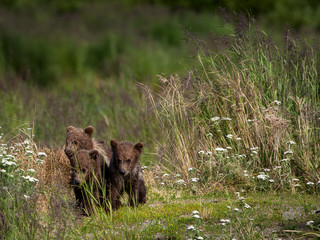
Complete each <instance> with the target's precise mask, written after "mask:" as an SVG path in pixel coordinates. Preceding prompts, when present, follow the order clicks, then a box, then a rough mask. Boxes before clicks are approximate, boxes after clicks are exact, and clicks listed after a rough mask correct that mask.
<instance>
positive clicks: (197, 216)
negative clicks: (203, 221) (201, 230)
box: [192, 214, 200, 218]
mask: <svg viewBox="0 0 320 240" xmlns="http://www.w3.org/2000/svg"><path fill="white" fill-rule="evenodd" d="M192 217H193V218H200V216H199V215H198V214H196V215H193V216H192Z"/></svg>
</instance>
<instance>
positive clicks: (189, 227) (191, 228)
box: [187, 225, 195, 230]
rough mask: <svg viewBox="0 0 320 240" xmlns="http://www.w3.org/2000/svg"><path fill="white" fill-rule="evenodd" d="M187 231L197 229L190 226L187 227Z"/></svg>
mask: <svg viewBox="0 0 320 240" xmlns="http://www.w3.org/2000/svg"><path fill="white" fill-rule="evenodd" d="M187 229H188V230H195V227H194V226H192V225H190V226H188V227H187Z"/></svg>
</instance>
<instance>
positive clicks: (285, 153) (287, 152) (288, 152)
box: [283, 150, 293, 155]
mask: <svg viewBox="0 0 320 240" xmlns="http://www.w3.org/2000/svg"><path fill="white" fill-rule="evenodd" d="M283 154H284V155H287V154H293V152H292V151H291V150H288V151H285V152H284V153H283Z"/></svg>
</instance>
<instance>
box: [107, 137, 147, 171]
mask: <svg viewBox="0 0 320 240" xmlns="http://www.w3.org/2000/svg"><path fill="white" fill-rule="evenodd" d="M110 145H111V147H112V152H113V160H112V161H113V164H114V167H115V168H116V170H117V171H119V173H120V174H121V175H123V176H126V175H128V174H129V173H131V172H132V170H133V169H134V168H135V167H136V166H137V164H138V163H139V158H140V155H141V153H142V148H143V143H136V144H132V143H127V142H121V143H119V142H117V141H116V140H111V142H110Z"/></svg>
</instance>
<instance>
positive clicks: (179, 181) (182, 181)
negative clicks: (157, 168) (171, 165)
mask: <svg viewBox="0 0 320 240" xmlns="http://www.w3.org/2000/svg"><path fill="white" fill-rule="evenodd" d="M176 183H178V184H182V183H184V180H183V179H179V180H177V181H176Z"/></svg>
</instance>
